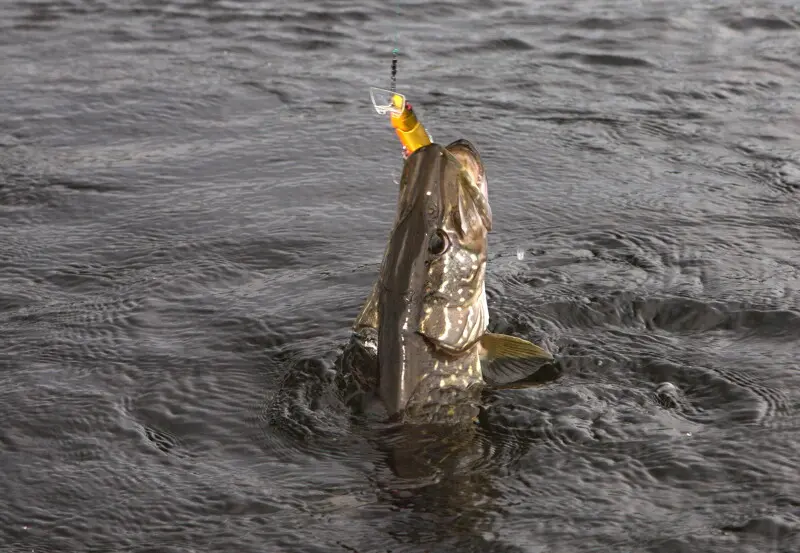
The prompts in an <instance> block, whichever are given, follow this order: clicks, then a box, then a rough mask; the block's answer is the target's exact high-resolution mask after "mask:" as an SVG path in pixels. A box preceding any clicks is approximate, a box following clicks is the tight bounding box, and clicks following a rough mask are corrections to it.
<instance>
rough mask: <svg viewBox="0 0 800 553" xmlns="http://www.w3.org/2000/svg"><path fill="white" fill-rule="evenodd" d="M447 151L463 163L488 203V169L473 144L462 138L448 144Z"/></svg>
mask: <svg viewBox="0 0 800 553" xmlns="http://www.w3.org/2000/svg"><path fill="white" fill-rule="evenodd" d="M446 150H447V151H448V152H450V153H451V154H453V157H455V158H456V159H457V160H458V162H459V163H461V166H462V167H464V169H465V170H466V171H467V173H468V174H469V175H470V176H471V177H472V180H473V182H474V183H475V184H476V185H477V186H478V188H480V191H481V193H482V194H483V197H484V198H486V200H487V201H488V200H489V186H488V183H487V182H486V169H485V168H484V166H483V161H482V160H481V155H480V154H479V153H478V150H477V149H476V148H475V146H474V145H473V144H472V142H470V141H469V140H466V139H463V138H460V139H458V140H456V141H454V142H451V143H450V144H448V145H447V147H446Z"/></svg>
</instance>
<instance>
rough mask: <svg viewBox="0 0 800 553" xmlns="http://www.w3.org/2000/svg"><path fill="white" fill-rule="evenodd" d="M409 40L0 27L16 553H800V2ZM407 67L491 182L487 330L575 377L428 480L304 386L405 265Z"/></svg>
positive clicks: (293, 13)
mask: <svg viewBox="0 0 800 553" xmlns="http://www.w3.org/2000/svg"><path fill="white" fill-rule="evenodd" d="M397 12H398V6H396V5H395V4H393V3H392V2H374V1H366V2H361V3H356V2H349V1H339V2H332V1H328V2H302V3H289V2H266V1H263V2H257V1H253V2H244V1H227V2H223V1H213V0H204V1H192V2H190V1H176V0H171V1H168V2H161V1H158V2H155V1H151V0H136V1H132V2H122V3H120V2H111V1H108V0H100V1H89V0H85V1H81V0H58V1H56V0H52V1H47V0H45V1H37V2H33V1H12V0H9V1H7V2H5V3H3V7H2V8H0V16H1V17H0V53H1V54H2V55H0V71H1V72H2V73H1V74H2V79H0V97H1V98H2V110H3V117H2V122H0V246H1V247H0V308H1V310H0V336H2V339H1V340H0V379H1V381H0V421H2V424H0V463H1V466H2V468H3V470H2V474H0V549H2V550H3V551H9V552H29V551H35V552H37V553H38V552H56V551H59V552H61V551H93V552H94V551H97V552H107V551H125V552H141V553H144V552H148V551H152V552H155V551H158V552H190V551H193V552H194V551H237V552H241V553H246V552H251V551H253V552H255V551H258V552H262V551H270V552H272V551H276V552H278V551H292V552H294V551H297V552H305V551H325V552H328V551H342V552H348V551H349V552H358V553H367V552H386V551H391V552H393V553H398V552H422V551H431V552H434V551H435V552H450V551H459V552H466V551H476V552H477V551H480V552H484V551H485V552H536V553H544V552H559V553H561V552H578V551H580V552H584V551H602V552H608V551H620V552H653V553H655V552H665V553H666V552H670V553H671V552H679V551H686V552H690V551H691V552H700V551H703V552H706V551H708V552H726V553H727V552H782V553H783V552H785V553H789V552H794V551H798V550H800V502H799V501H798V499H797V498H798V497H800V473H798V469H797V460H798V459H799V458H800V439H799V436H798V422H799V421H800V418H799V417H798V406H799V405H800V356H799V355H798V345H800V255H798V253H800V249H799V248H798V240H799V239H800V231H798V229H799V228H800V226H799V225H800V208H798V200H799V199H800V154H799V153H798V152H799V151H800V148H799V146H800V141H799V140H798V138H797V129H798V124H800V114H799V113H798V111H797V105H798V104H797V102H798V99H799V98H800V92H798V91H799V90H800V77H798V75H799V74H800V73H798V70H800V65H799V64H798V62H797V54H798V40H799V39H800V34H798V33H800V11H798V9H797V8H796V7H795V3H793V2H789V1H788V0H784V1H778V0H773V1H769V0H757V1H755V2H750V3H748V4H747V7H745V4H741V3H738V2H723V1H713V0H703V1H701V2H692V3H688V2H668V3H665V2H656V1H637V2H623V1H614V0H607V1H603V2H597V1H589V0H581V1H578V2H556V1H552V0H551V1H546V2H477V1H474V0H473V1H472V2H471V3H467V2H449V1H440V2H406V1H401V2H400V4H399V12H400V14H401V17H398V16H397ZM395 37H396V38H397V45H398V46H399V48H400V51H401V59H400V66H399V73H398V86H399V87H400V88H401V89H402V90H403V91H404V92H405V93H407V94H408V96H409V98H410V99H411V101H412V102H413V103H414V105H415V107H416V108H417V109H418V110H419V112H420V114H421V117H422V118H423V120H424V121H425V122H426V124H427V126H428V127H429V129H430V131H431V132H432V134H433V135H434V138H437V139H439V140H441V141H443V142H449V141H450V140H453V139H455V138H458V137H465V138H468V139H470V140H472V141H473V142H474V143H475V144H476V145H477V146H478V148H479V149H480V151H481V153H482V156H483V157H484V161H485V162H486V165H487V171H488V176H489V198H490V201H491V203H492V208H493V211H494V216H495V227H494V231H493V233H492V234H491V235H490V239H491V242H490V248H491V251H490V262H489V270H488V282H487V290H488V292H489V296H490V311H491V314H492V328H494V329H499V330H501V331H502V330H510V331H512V332H514V333H515V334H518V335H521V336H525V337H528V338H530V339H534V340H537V341H544V342H545V343H546V344H548V345H549V347H550V348H551V349H552V350H553V351H555V352H557V353H558V354H559V355H560V356H562V358H563V375H562V377H561V378H560V379H559V380H558V381H556V382H553V383H551V384H548V385H546V386H542V387H539V388H534V389H526V390H511V391H505V392H501V393H497V394H494V395H493V396H492V397H491V400H490V405H489V411H490V412H491V413H492V427H493V428H494V430H493V431H492V432H490V433H486V434H483V435H480V436H479V437H478V438H479V439H477V441H476V442H475V444H477V445H476V447H475V448H472V450H470V451H467V452H466V453H465V454H464V455H463V456H456V458H451V459H449V460H444V459H439V460H436V459H434V460H432V461H431V463H433V464H432V465H431V467H428V468H430V469H431V470H428V471H427V472H426V471H422V472H423V473H424V474H422V475H418V474H416V473H414V470H416V469H420V465H419V463H420V462H422V461H424V460H425V457H424V456H423V457H413V458H404V457H403V454H404V450H403V448H402V447H398V448H396V449H395V450H394V451H393V452H390V453H388V454H387V452H386V450H385V449H382V448H381V447H379V446H378V445H376V443H377V442H376V441H375V440H373V439H372V438H371V437H370V436H369V435H368V433H366V431H364V429H363V428H356V427H353V426H352V425H350V424H349V423H348V422H347V418H346V417H345V416H344V415H343V414H342V411H341V409H339V408H338V407H337V406H336V405H335V403H334V402H330V401H327V400H325V399H319V398H318V397H314V396H311V395H308V396H306V395H305V393H306V391H308V390H306V389H305V388H302V387H296V388H292V384H293V381H292V379H293V378H295V377H296V376H297V375H299V374H306V373H309V372H310V373H315V372H316V373H319V374H323V373H325V371H326V370H328V369H329V367H330V365H331V361H332V359H333V358H334V357H335V355H336V353H337V351H338V349H339V348H340V347H341V346H342V345H343V343H344V342H345V340H346V339H347V336H348V327H349V324H350V323H351V321H352V319H353V317H355V315H356V313H357V311H358V309H359V307H360V305H361V302H362V301H363V299H364V298H365V296H366V294H367V293H368V290H369V287H370V285H371V283H372V281H373V279H374V278H375V275H376V271H377V265H378V263H379V260H380V256H381V254H382V251H383V247H384V245H385V241H386V238H387V236H388V232H389V225H390V223H391V220H392V217H393V211H394V205H395V198H396V194H397V188H396V184H395V182H394V180H395V179H397V177H398V175H399V171H400V159H399V151H398V143H397V141H396V138H395V137H394V136H393V134H392V133H391V130H390V128H389V127H388V123H387V122H386V121H385V120H382V119H380V118H379V117H378V116H377V115H375V114H374V112H372V111H371V107H370V105H369V96H368V87H369V86H371V85H375V86H383V87H385V86H388V82H389V65H390V55H391V49H392V48H393V47H394V46H395V45H396V44H395ZM285 379H288V380H285ZM664 382H668V383H670V384H671V385H673V386H675V391H676V394H675V401H673V402H666V403H664V404H663V405H662V403H659V401H657V398H656V395H655V394H654V390H656V388H657V387H658V386H659V385H660V384H662V383H664ZM282 386H283V387H282ZM667 387H669V385H667ZM281 389H282V390H284V391H286V392H287V393H288V394H289V397H291V398H293V401H292V402H288V403H287V402H284V403H282V404H281V405H283V408H282V409H276V408H274V405H275V402H276V397H277V396H276V392H277V391H278V390H281ZM293 394H294V395H293ZM437 463H438V464H437Z"/></svg>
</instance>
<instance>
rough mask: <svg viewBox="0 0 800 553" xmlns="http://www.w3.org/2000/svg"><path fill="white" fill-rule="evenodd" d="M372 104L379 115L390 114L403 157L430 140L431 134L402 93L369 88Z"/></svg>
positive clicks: (425, 144)
mask: <svg viewBox="0 0 800 553" xmlns="http://www.w3.org/2000/svg"><path fill="white" fill-rule="evenodd" d="M370 97H371V98H372V105H373V106H374V107H375V111H377V112H378V114H379V115H386V114H387V113H388V114H389V115H390V117H389V118H390V121H391V123H392V127H394V130H395V133H397V137H398V138H399V139H400V143H401V144H402V145H403V157H404V158H407V157H408V156H410V155H411V154H412V153H413V152H414V151H415V150H418V149H420V148H422V147H423V146H427V145H428V144H430V143H431V142H432V139H431V136H430V135H429V134H428V131H427V130H425V127H424V126H423V125H422V123H421V122H420V120H419V118H417V114H416V113H415V112H414V110H413V108H412V107H411V104H410V103H409V102H407V101H406V97H405V96H404V95H403V94H400V93H398V92H394V91H391V90H384V89H382V88H375V87H371V88H370Z"/></svg>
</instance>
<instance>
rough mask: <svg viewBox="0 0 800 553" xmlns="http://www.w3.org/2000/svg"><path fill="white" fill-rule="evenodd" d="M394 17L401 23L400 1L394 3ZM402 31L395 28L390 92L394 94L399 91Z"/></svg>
mask: <svg viewBox="0 0 800 553" xmlns="http://www.w3.org/2000/svg"><path fill="white" fill-rule="evenodd" d="M394 15H395V21H396V22H399V21H400V2H399V0H398V1H397V2H395V3H394ZM399 33H400V31H398V30H397V27H395V28H394V49H393V50H392V78H391V88H390V90H391V91H392V93H394V92H396V91H397V54H399V53H400V48H399V46H400V38H399Z"/></svg>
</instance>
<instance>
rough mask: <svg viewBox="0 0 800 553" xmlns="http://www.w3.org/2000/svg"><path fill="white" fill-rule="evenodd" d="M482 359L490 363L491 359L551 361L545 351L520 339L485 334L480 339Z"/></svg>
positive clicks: (549, 355) (551, 357) (550, 357)
mask: <svg viewBox="0 0 800 553" xmlns="http://www.w3.org/2000/svg"><path fill="white" fill-rule="evenodd" d="M480 343H481V350H482V351H481V353H482V357H484V358H485V359H487V360H489V361H491V360H493V359H501V358H510V359H528V358H537V359H547V360H548V361H550V360H552V359H553V356H552V355H551V354H550V352H548V351H547V350H546V349H544V348H541V347H539V346H537V345H536V344H532V343H530V342H529V341H527V340H524V339H522V338H517V337H515V336H508V335H507V334H492V333H486V334H484V335H483V337H481V340H480Z"/></svg>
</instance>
